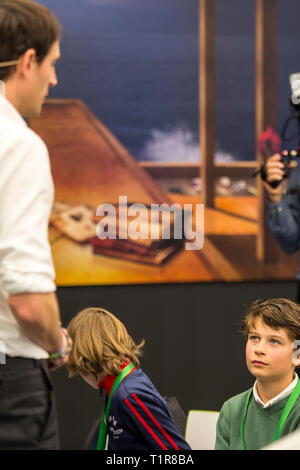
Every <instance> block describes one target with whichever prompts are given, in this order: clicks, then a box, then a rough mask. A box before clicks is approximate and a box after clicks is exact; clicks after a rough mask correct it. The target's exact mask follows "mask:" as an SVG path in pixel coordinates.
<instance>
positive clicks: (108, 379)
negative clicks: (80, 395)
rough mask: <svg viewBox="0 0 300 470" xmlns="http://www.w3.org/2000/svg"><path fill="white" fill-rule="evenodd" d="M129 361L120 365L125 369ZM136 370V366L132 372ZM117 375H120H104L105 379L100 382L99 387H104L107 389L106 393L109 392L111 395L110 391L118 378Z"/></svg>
mask: <svg viewBox="0 0 300 470" xmlns="http://www.w3.org/2000/svg"><path fill="white" fill-rule="evenodd" d="M129 362H130V361H128V362H126V363H125V364H122V365H121V366H120V369H124V368H125V367H126V366H128V364H129ZM134 370H135V367H134V368H133V369H132V371H131V372H133V371H134ZM131 372H129V373H128V375H129V374H130V373H131ZM117 377H118V376H117V375H106V376H105V377H104V379H103V380H102V381H101V382H99V383H98V387H99V388H104V390H105V391H106V393H107V396H109V395H110V392H111V389H112V387H113V384H114V382H115V380H116V378H117ZM126 377H127V375H126Z"/></svg>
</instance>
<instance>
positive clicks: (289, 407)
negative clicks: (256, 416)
mask: <svg viewBox="0 0 300 470" xmlns="http://www.w3.org/2000/svg"><path fill="white" fill-rule="evenodd" d="M252 391H253V390H252V389H251V390H250V391H249V393H248V396H247V400H246V405H245V410H244V415H243V419H242V424H241V429H240V431H241V441H242V450H246V448H245V442H244V426H245V420H246V415H247V410H248V406H249V401H250V397H251V395H252ZM299 395H300V380H299V378H298V381H297V384H296V386H295V388H294V390H293V391H292V393H291V395H290V397H289V399H288V401H287V403H286V405H285V407H284V409H283V412H282V414H281V417H280V420H279V424H278V427H277V431H276V435H275V439H274V441H277V439H278V437H279V434H280V431H281V429H282V426H283V425H284V423H285V420H286V419H287V417H288V415H289V414H290V412H291V411H292V408H293V406H294V404H295V402H296V400H297V398H298V397H299Z"/></svg>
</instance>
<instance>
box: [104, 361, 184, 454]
mask: <svg viewBox="0 0 300 470" xmlns="http://www.w3.org/2000/svg"><path fill="white" fill-rule="evenodd" d="M104 381H105V379H104ZM107 429H108V450H115V451H117V450H190V446H189V445H188V444H187V442H186V441H185V440H184V439H183V437H182V435H181V434H180V432H179V431H178V429H177V427H176V425H175V423H174V420H173V417H172V415H171V413H170V411H169V408H168V406H167V404H166V402H165V400H164V399H163V398H162V397H161V395H160V394H159V393H158V391H157V390H156V388H155V387H154V385H153V384H152V382H151V380H150V379H149V378H148V377H147V375H146V374H145V373H144V372H143V371H142V370H141V369H135V370H134V371H133V372H131V374H129V375H128V376H127V377H125V379H123V381H122V382H121V383H120V384H119V386H118V387H117V389H116V390H115V392H114V394H113V396H112V400H111V404H110V410H109V414H108V424H107Z"/></svg>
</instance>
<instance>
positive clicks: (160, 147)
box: [139, 127, 234, 163]
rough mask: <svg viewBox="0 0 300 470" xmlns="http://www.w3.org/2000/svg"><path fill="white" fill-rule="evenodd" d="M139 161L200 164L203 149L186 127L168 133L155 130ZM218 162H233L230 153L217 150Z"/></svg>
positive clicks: (216, 157) (216, 158)
mask: <svg viewBox="0 0 300 470" xmlns="http://www.w3.org/2000/svg"><path fill="white" fill-rule="evenodd" d="M139 160H144V161H153V162H170V163H198V162H199V161H200V160H201V147H200V145H199V143H198V142H197V139H196V137H195V135H194V134H193V133H192V132H191V131H190V130H189V129H187V128H185V127H177V128H175V129H171V130H168V131H161V130H158V129H153V130H152V131H151V133H150V138H149V139H148V141H147V142H146V143H145V146H144V149H143V150H142V152H141V154H140V158H139ZM215 161H216V162H224V163H225V162H232V161H234V158H233V156H232V155H230V154H229V153H227V152H225V151H222V150H217V151H216V153H215Z"/></svg>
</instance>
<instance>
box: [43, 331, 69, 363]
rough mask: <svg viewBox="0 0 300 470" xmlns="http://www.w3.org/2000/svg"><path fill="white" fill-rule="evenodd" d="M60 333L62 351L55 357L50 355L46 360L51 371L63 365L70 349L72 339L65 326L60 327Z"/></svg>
mask: <svg viewBox="0 0 300 470" xmlns="http://www.w3.org/2000/svg"><path fill="white" fill-rule="evenodd" d="M61 333H62V338H63V346H62V352H61V353H60V354H59V356H58V357H57V358H51V357H50V358H49V360H48V367H49V370H51V372H53V371H54V370H56V369H58V368H59V367H61V366H63V365H64V364H65V363H66V362H67V360H68V359H69V355H70V353H71V350H72V340H71V338H70V335H69V333H68V331H67V330H66V328H61Z"/></svg>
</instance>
